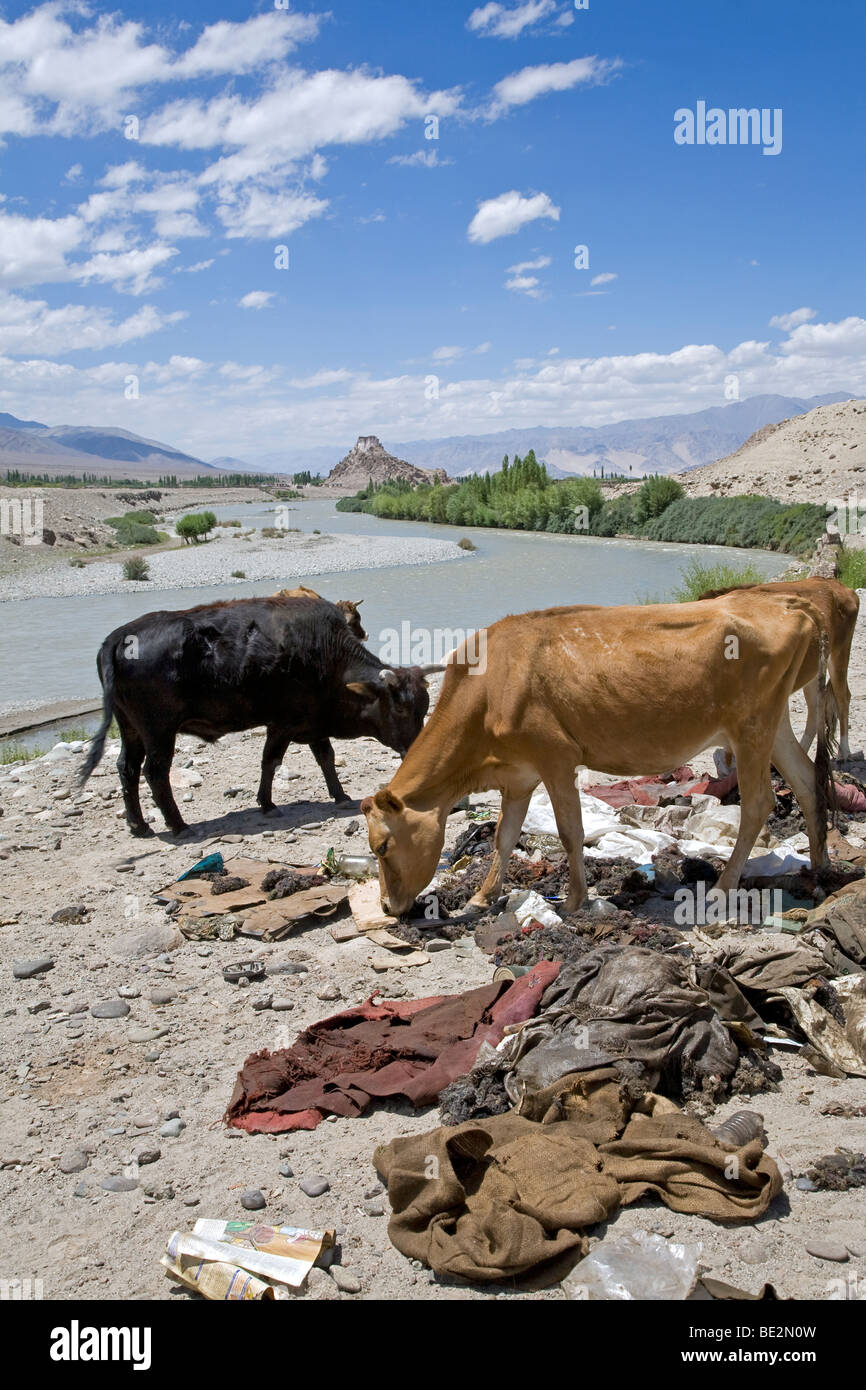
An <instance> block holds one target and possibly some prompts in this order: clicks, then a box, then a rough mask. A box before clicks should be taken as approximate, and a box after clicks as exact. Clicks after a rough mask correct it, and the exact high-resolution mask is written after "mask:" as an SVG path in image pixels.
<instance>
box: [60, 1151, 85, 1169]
mask: <svg viewBox="0 0 866 1390" xmlns="http://www.w3.org/2000/svg"><path fill="white" fill-rule="evenodd" d="M89 1162H90V1160H89V1159H88V1157H87V1154H86V1153H82V1151H81V1149H69V1150H68V1151H67V1152H66V1153H62V1154H61V1155H60V1163H59V1164H58V1167H59V1168H60V1171H61V1173H80V1172H82V1171H83V1170H84V1169H85V1168H86V1167H87V1165H88V1163H89Z"/></svg>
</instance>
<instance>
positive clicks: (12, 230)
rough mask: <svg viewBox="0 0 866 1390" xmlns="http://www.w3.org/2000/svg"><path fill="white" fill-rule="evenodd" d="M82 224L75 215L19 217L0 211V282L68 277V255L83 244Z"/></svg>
mask: <svg viewBox="0 0 866 1390" xmlns="http://www.w3.org/2000/svg"><path fill="white" fill-rule="evenodd" d="M85 236H86V228H85V226H84V223H83V222H82V221H81V219H80V218H79V217H60V218H57V219H51V218H49V217H33V218H30V217H21V216H19V215H18V214H17V213H7V212H0V286H6V287H7V288H9V289H20V288H23V287H24V286H26V285H39V284H45V283H49V282H58V281H62V280H70V279H71V278H72V274H73V272H72V270H71V268H70V266H69V263H68V257H69V256H70V254H71V253H72V252H74V251H77V250H78V248H79V247H80V246H81V245H82V244H83V242H84V240H85Z"/></svg>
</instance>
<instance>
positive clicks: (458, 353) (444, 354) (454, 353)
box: [433, 346, 466, 362]
mask: <svg viewBox="0 0 866 1390" xmlns="http://www.w3.org/2000/svg"><path fill="white" fill-rule="evenodd" d="M465 351H466V349H465V348H462V347H454V346H452V347H447V346H446V347H438V348H436V349H435V351H434V353H433V360H434V362H456V360H457V358H458V357H462V356H463V354H464V352H465Z"/></svg>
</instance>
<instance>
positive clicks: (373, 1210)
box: [363, 1197, 385, 1216]
mask: <svg viewBox="0 0 866 1390" xmlns="http://www.w3.org/2000/svg"><path fill="white" fill-rule="evenodd" d="M363 1208H364V1211H365V1212H366V1214H367V1215H368V1216H384V1215H385V1203H384V1202H383V1201H382V1199H381V1197H374V1198H373V1199H372V1200H368V1201H365V1202H364V1203H363Z"/></svg>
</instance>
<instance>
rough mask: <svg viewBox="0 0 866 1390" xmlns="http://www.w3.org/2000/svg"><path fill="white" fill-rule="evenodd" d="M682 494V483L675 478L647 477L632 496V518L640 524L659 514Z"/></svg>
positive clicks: (683, 494)
mask: <svg viewBox="0 0 866 1390" xmlns="http://www.w3.org/2000/svg"><path fill="white" fill-rule="evenodd" d="M684 496H685V492H684V491H683V487H682V484H681V483H678V482H677V480H676V478H667V477H658V478H647V480H646V482H644V483H642V484H641V486H640V487H639V488H638V490H637V492H636V493H635V496H634V512H633V515H634V519H635V521H636V522H637V523H638V525H639V526H642V525H643V523H644V522H645V521H651V520H652V518H653V517H654V516H661V514H662V512H663V511H665V510H666V509H667V508H668V507H669V506H670V505H671V503H672V502H678V501H679V499H680V498H681V497H684Z"/></svg>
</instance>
